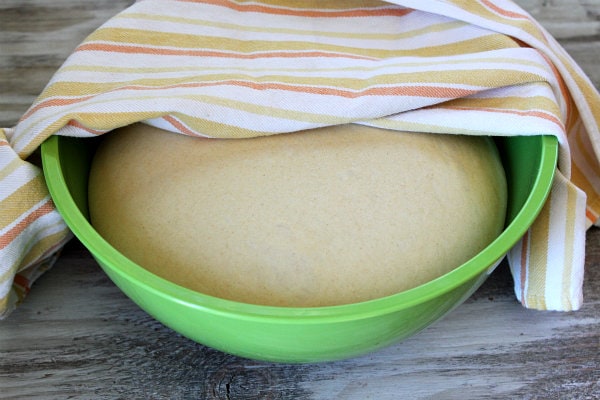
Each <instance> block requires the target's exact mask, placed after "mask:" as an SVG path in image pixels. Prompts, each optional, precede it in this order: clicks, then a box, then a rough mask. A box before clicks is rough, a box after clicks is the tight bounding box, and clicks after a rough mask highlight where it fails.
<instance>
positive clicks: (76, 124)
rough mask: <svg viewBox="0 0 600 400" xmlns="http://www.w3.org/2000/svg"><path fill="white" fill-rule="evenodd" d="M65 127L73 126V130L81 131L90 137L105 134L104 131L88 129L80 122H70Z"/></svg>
mask: <svg viewBox="0 0 600 400" xmlns="http://www.w3.org/2000/svg"><path fill="white" fill-rule="evenodd" d="M67 125H69V126H74V127H75V128H79V129H83V130H84V131H86V132H89V133H91V134H92V135H102V134H103V133H105V132H104V131H98V130H94V129H91V128H88V127H87V126H85V125H83V124H82V123H81V122H79V121H77V120H74V119H72V120H70V121H69V123H67Z"/></svg>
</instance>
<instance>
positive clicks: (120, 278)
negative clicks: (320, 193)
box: [42, 136, 558, 362]
mask: <svg viewBox="0 0 600 400" xmlns="http://www.w3.org/2000/svg"><path fill="white" fill-rule="evenodd" d="M97 140H98V138H96V139H90V138H86V139H80V138H71V137H61V136H53V137H51V138H49V139H48V140H47V141H46V142H44V144H43V145H42V160H43V166H44V174H45V177H46V181H47V184H48V187H49V189H50V193H51V195H52V198H53V199H54V203H55V204H56V207H57V209H58V210H59V212H60V213H61V214H62V216H63V217H64V219H65V221H66V223H67V224H68V226H69V227H70V228H71V230H72V231H73V233H74V234H75V235H76V236H77V238H78V239H79V240H80V241H81V242H82V243H83V244H84V245H85V246H86V247H87V248H88V250H89V251H90V253H91V254H92V256H93V257H94V258H95V259H96V260H97V261H98V263H99V264H100V266H101V267H102V268H103V269H104V271H105V272H106V274H108V276H109V277H110V278H111V279H112V280H113V281H114V282H115V284H116V285H117V286H118V287H119V288H120V289H121V290H122V291H123V292H124V293H125V294H126V295H127V296H129V297H130V298H131V299H132V300H133V301H134V302H136V303H137V304H138V305H139V306H140V307H141V308H142V309H144V310H145V311H146V312H148V313H149V314H150V315H152V316H153V317H154V318H156V319H157V320H159V321H161V322H162V323H164V324H165V325H167V326H169V327H171V328H172V329H174V330H175V331H177V332H179V333H181V334H183V335H185V336H187V337H188V338H191V339H192V340H194V341H197V342H199V343H202V344H205V345H207V346H210V347H212V348H215V349H219V350H222V351H224V352H228V353H232V354H236V355H239V356H242V357H247V358H253V359H262V360H269V361H280V362H317V361H326V360H335V359H342V358H349V357H354V356H357V355H361V354H364V353H367V352H371V351H374V350H376V349H379V348H382V347H385V346H388V345H390V344H392V343H395V342H398V341H400V340H402V339H405V338H407V337H409V336H411V335H414V334H415V333H417V332H419V331H420V330H422V329H424V328H426V327H427V326H429V325H430V324H432V323H433V322H435V321H436V320H438V319H440V318H441V317H442V316H444V315H445V314H447V313H448V312H449V311H450V310H452V309H453V308H455V307H456V306H458V305H460V304H461V303H462V302H463V301H464V300H466V299H467V298H468V297H469V296H470V295H471V294H472V293H473V292H474V291H475V290H476V289H477V288H478V287H479V286H480V285H481V284H482V283H483V282H484V280H485V279H486V277H487V276H488V275H489V273H490V272H491V270H493V267H494V266H495V265H497V264H498V262H499V261H500V260H502V258H503V257H504V255H505V254H506V253H507V251H508V250H509V249H510V248H511V247H512V246H513V245H514V244H515V243H516V242H517V241H518V240H519V239H520V238H521V237H522V235H523V234H524V233H525V232H526V230H527V229H528V228H529V226H530V225H531V224H532V223H533V221H534V220H535V218H536V216H537V215H538V213H539V211H540V209H541V207H542V206H543V204H544V202H545V201H546V198H547V195H548V193H549V190H550V186H551V183H552V179H553V176H554V171H555V166H556V161H557V154H558V144H557V140H556V138H554V137H548V136H526V137H510V138H497V139H495V140H496V143H497V145H498V148H499V150H500V154H501V156H502V161H503V165H504V168H505V171H506V176H507V183H508V211H507V223H506V228H505V229H504V231H503V232H502V233H501V235H500V236H499V237H498V238H497V239H496V240H494V241H493V242H492V243H491V244H490V245H489V246H487V247H486V248H485V249H484V250H482V251H481V252H480V253H479V254H477V255H476V256H475V257H473V258H472V259H470V260H469V261H467V262H466V263H464V264H463V265H461V266H460V267H458V268H456V269H454V270H453V271H451V272H449V273H447V274H445V275H443V276H441V277H439V278H437V279H435V280H433V281H430V282H428V283H426V284H424V285H421V286H418V287H416V288H413V289H410V290H407V291H404V292H401V293H397V294H394V295H391V296H387V297H383V298H379V299H375V300H370V301H365V302H361V303H354V304H347V305H340V306H329V307H314V308H292V307H272V306H260V305H253V304H245V303H239V302H235V301H229V300H223V299H220V298H216V297H211V296H207V295H204V294H202V293H198V292H194V291H192V290H189V289H186V288H184V287H181V286H178V285H176V284H174V283H172V282H169V281H167V280H165V279H163V278H160V277H158V276H156V275H154V274H152V273H150V272H149V271H147V270H145V269H144V268H142V267H141V266H139V265H137V264H135V263H134V262H132V261H131V260H129V259H127V258H126V257H125V256H124V255H123V254H121V253H119V252H118V251H117V250H115V249H114V248H113V247H112V246H111V245H110V244H108V243H107V242H106V241H105V240H104V239H103V238H102V237H101V236H100V235H99V234H98V233H97V232H96V231H95V230H94V228H93V226H92V225H90V223H89V221H88V210H87V179H88V173H89V167H90V162H91V159H92V156H93V153H94V150H95V147H96V145H97V143H98V142H97ZM465 334H466V333H465Z"/></svg>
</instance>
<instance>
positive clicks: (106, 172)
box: [89, 124, 506, 306]
mask: <svg viewBox="0 0 600 400" xmlns="http://www.w3.org/2000/svg"><path fill="white" fill-rule="evenodd" d="M105 137H106V138H105V139H104V140H103V142H102V143H101V145H100V147H99V149H98V151H97V153H96V155H95V158H94V160H93V163H92V169H91V172H90V181H89V207H90V215H91V220H92V224H93V225H94V227H95V228H96V229H97V230H98V231H99V233H100V234H101V235H103V236H104V237H105V238H106V240H107V241H108V242H109V243H111V244H112V245H113V246H114V247H115V248H117V249H118V250H120V251H121V252H122V253H124V254H125V255H126V256H128V257H129V258H130V259H132V260H133V261H135V262H137V263H138V264H139V265H141V266H143V267H144V268H146V269H148V270H150V271H152V272H154V273H156V274H157V275H160V276H162V277H165V278H166V279H168V280H171V281H173V282H175V283H178V284H180V285H182V286H185V287H188V288H191V289H194V290H197V291H200V292H203V293H206V294H210V295H213V296H217V297H222V298H226V299H232V300H238V301H243V302H249V303H255V304H267V305H277V306H322V305H334V304H345V303H351V302H356V301H363V300H368V299H373V298H377V297H381V296H386V295H390V294H394V293H397V292H400V291H403V290H406V289H409V288H412V287H415V286H417V285H419V284H422V283H425V282H427V281H430V280H432V279H434V278H436V277H439V276H441V275H443V274H444V273H446V272H448V271H450V270H452V269H454V268H455V267H457V266H459V265H461V264H462V263H464V262H465V261H467V260H468V259H469V258H471V257H472V256H474V255H475V254H477V253H478V252H479V251H480V250H482V249H483V248H484V247H485V246H487V245H488V244H489V243H490V242H492V241H493V240H494V239H495V238H496V237H497V235H498V234H499V233H500V232H501V230H502V228H503V225H504V218H505V211H506V181H505V176H504V170H503V168H502V165H501V162H500V159H499V155H498V153H497V150H496V148H495V146H494V144H493V142H492V141H491V140H489V139H488V138H483V137H468V136H456V135H435V134H420V133H404V132H393V131H388V130H384V129H378V128H370V127H365V126H359V125H341V126H335V127H328V128H321V129H315V130H310V131H304V132H297V133H290V134H280V135H274V136H267V137H259V138H252V139H205V138H196V137H188V136H184V135H179V134H174V133H170V132H165V131H162V130H160V129H157V128H153V127H150V126H146V125H143V124H134V125H131V126H129V127H125V128H121V129H119V130H118V131H115V132H112V133H110V134H107V135H106V136H105Z"/></svg>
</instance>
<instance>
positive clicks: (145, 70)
mask: <svg viewBox="0 0 600 400" xmlns="http://www.w3.org/2000/svg"><path fill="white" fill-rule="evenodd" d="M489 63H492V64H494V63H496V64H497V63H503V64H512V65H520V66H527V67H534V68H545V66H543V65H540V63H539V62H536V61H530V60H528V59H525V58H521V59H519V58H509V57H503V58H492V57H477V58H469V59H462V58H459V59H449V58H448V59H445V60H443V61H440V60H437V59H436V60H435V61H429V60H427V59H426V58H424V59H422V60H420V61H418V62H414V61H412V62H408V61H402V62H399V63H385V64H380V63H376V64H374V65H373V66H368V67H367V66H351V67H341V66H335V67H316V68H311V69H310V72H312V73H315V72H328V73H331V72H338V71H343V72H353V71H356V72H376V71H379V70H384V69H394V68H399V69H401V68H407V67H413V68H415V67H423V68H430V67H432V66H433V67H439V66H440V65H464V66H465V67H469V66H472V65H473V64H489ZM224 70H227V71H239V72H248V73H250V72H262V73H264V72H265V71H269V72H271V73H274V72H280V73H289V72H293V73H298V72H306V71H307V68H292V67H277V66H273V67H270V68H269V69H268V70H266V69H265V68H260V67H259V68H252V67H246V66H243V65H228V66H226V67H222V66H221V67H210V66H203V67H202V71H219V72H223V71H224ZM65 71H82V72H107V73H124V74H127V73H131V74H135V75H139V74H155V73H156V74H159V73H173V72H196V73H197V72H198V67H195V66H194V67H185V66H183V67H178V66H169V67H142V66H139V67H138V66H136V67H126V66H122V67H115V66H104V65H79V64H70V65H65V66H63V67H62V68H61V69H60V72H61V73H63V72H65Z"/></svg>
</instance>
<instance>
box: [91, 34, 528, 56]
mask: <svg viewBox="0 0 600 400" xmlns="http://www.w3.org/2000/svg"><path fill="white" fill-rule="evenodd" d="M87 42H88V43H91V42H111V43H118V44H127V45H132V44H135V45H140V46H145V45H148V46H161V47H163V46H166V47H168V48H175V49H196V50H197V49H207V50H213V51H226V52H233V53H242V54H250V53H256V52H281V51H287V52H290V51H291V52H294V51H298V52H304V51H308V50H312V51H325V52H332V53H341V54H352V55H358V56H365V57H373V58H388V57H397V56H445V55H456V54H465V53H476V52H481V51H489V50H495V49H505V48H510V47H517V44H516V43H515V42H514V41H513V40H512V39H510V38H509V37H508V36H505V35H501V34H496V33H490V34H487V35H484V36H481V37H478V38H474V39H468V40H463V41H457V42H452V43H449V44H443V45H435V46H428V47H421V48H416V49H406V50H404V49H394V50H389V49H377V48H373V47H352V46H342V45H333V44H326V43H319V42H305V41H275V40H273V41H267V40H237V39H232V38H226V37H213V36H210V37H209V36H201V35H193V34H184V33H173V32H168V33H164V32H156V31H149V30H141V29H125V28H101V29H98V30H97V31H95V32H94V33H92V34H91V35H90V36H89V37H88V39H87Z"/></svg>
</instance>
